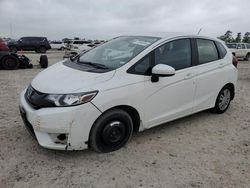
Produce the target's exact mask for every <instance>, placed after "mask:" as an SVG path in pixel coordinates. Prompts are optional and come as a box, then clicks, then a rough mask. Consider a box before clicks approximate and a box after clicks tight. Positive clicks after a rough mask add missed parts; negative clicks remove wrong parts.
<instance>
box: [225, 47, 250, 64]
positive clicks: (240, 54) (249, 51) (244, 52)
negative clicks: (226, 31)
mask: <svg viewBox="0 0 250 188" xmlns="http://www.w3.org/2000/svg"><path fill="white" fill-rule="evenodd" d="M226 45H227V47H228V48H229V49H230V51H231V53H235V56H236V57H237V58H243V59H244V60H247V61H249V60H250V44H247V43H227V44H226Z"/></svg>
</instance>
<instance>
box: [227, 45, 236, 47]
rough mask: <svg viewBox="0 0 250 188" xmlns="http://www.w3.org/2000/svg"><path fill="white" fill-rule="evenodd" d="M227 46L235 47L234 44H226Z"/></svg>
mask: <svg viewBox="0 0 250 188" xmlns="http://www.w3.org/2000/svg"><path fill="white" fill-rule="evenodd" d="M227 47H228V48H236V44H227Z"/></svg>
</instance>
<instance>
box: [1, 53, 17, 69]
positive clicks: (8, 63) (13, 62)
mask: <svg viewBox="0 0 250 188" xmlns="http://www.w3.org/2000/svg"><path fill="white" fill-rule="evenodd" d="M1 64H2V67H3V68H4V69H7V70H14V69H17V68H18V66H19V60H18V59H17V58H16V57H15V56H11V55H7V56H5V57H3V59H2V60H1Z"/></svg>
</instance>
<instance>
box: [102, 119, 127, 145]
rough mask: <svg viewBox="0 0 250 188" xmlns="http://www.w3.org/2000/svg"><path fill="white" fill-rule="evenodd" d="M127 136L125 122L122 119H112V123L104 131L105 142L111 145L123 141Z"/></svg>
mask: <svg viewBox="0 0 250 188" xmlns="http://www.w3.org/2000/svg"><path fill="white" fill-rule="evenodd" d="M125 137H126V128H125V124H124V123H122V122H120V121H112V122H111V123H108V124H107V125H106V126H105V127H104V129H103V131H102V138H103V141H104V143H105V144H107V145H110V146H115V145H117V144H119V143H121V142H122V141H123V140H124V138H125Z"/></svg>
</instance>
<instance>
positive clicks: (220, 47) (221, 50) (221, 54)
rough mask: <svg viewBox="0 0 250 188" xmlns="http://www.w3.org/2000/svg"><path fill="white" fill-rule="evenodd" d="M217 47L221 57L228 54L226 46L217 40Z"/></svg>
mask: <svg viewBox="0 0 250 188" xmlns="http://www.w3.org/2000/svg"><path fill="white" fill-rule="evenodd" d="M216 46H217V49H218V51H219V55H220V58H221V59H222V58H224V57H225V55H226V54H227V50H226V49H225V48H224V46H223V45H222V44H221V43H220V42H216Z"/></svg>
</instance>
